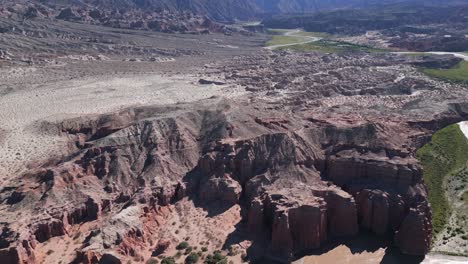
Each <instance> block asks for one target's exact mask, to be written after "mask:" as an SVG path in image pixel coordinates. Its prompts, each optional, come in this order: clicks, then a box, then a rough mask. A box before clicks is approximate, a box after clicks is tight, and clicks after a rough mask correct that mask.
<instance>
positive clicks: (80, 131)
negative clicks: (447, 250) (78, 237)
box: [0, 99, 431, 263]
mask: <svg viewBox="0 0 468 264" xmlns="http://www.w3.org/2000/svg"><path fill="white" fill-rule="evenodd" d="M213 101H215V99H213ZM215 106H216V107H207V106H206V105H200V106H197V107H199V108H195V109H194V108H192V107H193V105H191V106H190V107H187V109H184V107H185V106H184V105H183V104H181V105H178V107H177V108H176V109H172V108H171V109H166V110H165V111H167V112H165V111H162V110H161V108H157V107H155V108H138V109H133V110H132V111H123V112H121V113H119V116H120V117H111V116H107V117H99V118H96V117H93V118H90V119H87V120H85V121H84V122H83V123H80V122H77V120H69V121H67V122H64V123H63V124H61V125H59V126H58V129H57V131H61V132H62V133H66V134H67V135H68V136H69V137H70V138H71V139H73V140H75V143H77V144H76V152H75V153H74V154H73V155H71V156H70V157H68V159H65V160H63V161H60V162H58V163H52V164H51V165H46V166H43V168H39V169H36V170H33V171H32V172H31V173H28V174H27V175H24V177H23V178H22V179H23V181H22V182H21V183H17V184H18V186H21V187H14V188H11V189H8V190H5V191H3V192H1V195H2V196H1V198H2V200H3V201H5V202H7V201H15V202H14V203H13V202H11V203H10V205H9V206H11V207H12V208H13V209H12V210H16V209H14V208H16V207H23V208H24V207H25V206H26V207H28V208H30V210H31V211H34V210H35V209H34V208H36V207H38V208H44V204H45V205H46V206H47V207H50V208H48V210H47V211H46V212H38V215H37V217H36V216H35V217H32V216H31V219H27V220H25V219H22V221H25V222H26V223H30V225H28V226H27V227H23V228H24V229H22V230H23V231H22V232H21V233H19V235H20V236H21V237H24V238H25V239H23V240H15V239H16V237H17V235H16V234H13V233H11V232H9V231H8V230H9V229H8V228H11V227H13V222H10V223H9V224H7V227H8V228H7V229H5V230H4V231H3V232H2V236H1V237H2V240H0V242H1V243H0V245H1V249H0V252H1V253H0V254H2V256H4V257H5V259H10V260H11V261H12V262H11V263H20V261H19V260H18V259H27V260H26V261H25V262H26V263H35V262H34V251H35V250H34V248H35V246H34V245H35V244H36V243H43V242H45V241H48V240H50V238H52V237H56V236H73V235H74V232H76V228H77V227H78V226H86V227H88V228H90V229H89V230H88V233H87V235H86V238H85V239H83V242H82V244H81V246H80V247H79V249H78V250H77V252H78V253H77V255H76V259H75V260H76V262H78V263H97V262H99V261H101V260H102V259H103V258H106V259H107V258H112V259H113V257H115V258H117V259H118V261H123V260H126V259H127V258H134V259H141V258H143V256H142V255H141V254H140V252H144V251H146V252H147V251H148V250H150V251H152V252H153V253H154V254H161V253H162V252H164V251H166V250H167V249H168V247H170V243H169V244H168V243H166V242H165V241H168V240H166V239H165V238H163V237H158V232H159V231H158V230H160V229H162V228H164V227H167V225H168V224H167V223H166V220H167V219H169V216H170V215H171V213H172V212H171V210H172V209H170V208H173V207H171V205H172V204H177V203H178V201H180V200H181V199H184V198H188V199H192V200H194V201H196V203H194V204H195V205H196V206H201V207H203V208H205V209H207V210H208V211H209V212H210V213H214V212H212V211H210V209H211V207H210V206H215V207H216V208H218V207H220V208H225V207H223V206H218V205H219V204H221V205H226V206H227V207H228V208H234V210H233V211H235V209H236V208H238V207H240V208H242V209H244V212H245V215H244V214H242V217H244V221H239V222H238V223H239V225H244V222H245V227H246V230H248V234H243V233H242V232H243V231H239V232H240V233H242V234H241V235H245V236H246V237H248V238H249V239H250V238H252V237H255V239H262V243H261V244H264V245H266V246H265V249H264V252H265V256H266V257H273V258H274V259H276V260H282V261H285V262H286V261H291V260H293V259H294V258H295V256H297V255H299V254H301V253H304V252H307V251H309V250H313V249H317V248H319V247H321V246H322V245H324V243H326V242H327V241H329V240H330V239H333V240H335V239H336V240H339V239H341V238H343V237H351V236H355V235H358V234H359V230H360V228H363V229H367V230H369V231H371V232H373V233H375V234H376V235H385V236H387V235H393V236H394V238H395V245H397V246H398V247H399V248H400V249H401V251H402V252H404V253H407V254H415V255H422V254H425V253H426V252H427V251H428V249H429V245H430V239H431V221H430V219H431V211H430V207H429V205H428V203H427V199H426V196H427V194H426V191H425V188H424V185H423V183H422V177H421V168H420V167H419V166H418V164H417V161H416V160H415V159H414V157H413V156H412V154H411V152H410V151H408V149H407V148H406V147H402V146H403V145H405V146H408V145H409V144H408V142H409V140H408V138H406V137H403V136H400V137H395V136H394V135H395V133H393V129H394V127H393V126H391V125H388V124H382V123H379V122H378V121H373V122H375V123H370V121H368V120H365V121H359V122H356V123H353V122H348V120H346V122H343V121H342V120H331V119H329V120H328V121H323V120H320V117H317V116H314V118H311V117H310V116H309V115H305V116H304V117H301V118H296V117H289V118H288V117H285V116H283V115H281V114H277V115H274V116H273V115H272V116H269V117H265V116H264V115H262V114H261V113H260V112H258V111H257V110H256V109H254V108H248V107H246V108H245V109H236V110H235V111H234V110H226V109H230V107H232V106H231V105H229V104H226V103H224V102H219V101H216V105H215ZM213 109H215V110H213ZM217 109H224V110H223V111H219V110H217ZM161 112H163V113H169V114H167V115H166V114H164V115H161ZM275 113H277V112H275ZM230 114H233V115H235V118H233V117H232V116H229V118H228V115H230ZM48 125H50V124H48ZM398 126H399V129H402V130H404V129H408V131H410V132H411V129H414V128H412V127H411V126H410V125H409V124H403V125H402V124H398ZM408 135H411V133H409V132H408ZM405 136H406V135H405ZM11 197H21V199H13V198H11ZM68 197H73V203H69V202H67V201H68V200H67V199H68ZM10 198H11V199H10ZM213 202H216V203H217V204H214V203H213ZM233 206H234V207H233ZM235 206H238V207H235ZM84 223H86V224H84ZM94 224H95V225H94ZM96 226H98V227H99V228H95V227H96ZM412 227H416V228H412ZM239 230H243V229H239ZM27 234H30V235H29V236H27ZM155 238H157V239H158V240H159V242H156V241H158V240H154V239H155ZM255 239H253V241H255ZM18 241H22V242H18ZM80 243H81V242H80ZM106 254H107V255H106ZM110 255H112V257H111V256H110ZM104 256H108V257H104ZM116 261H117V260H116Z"/></svg>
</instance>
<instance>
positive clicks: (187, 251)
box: [184, 247, 192, 255]
mask: <svg viewBox="0 0 468 264" xmlns="http://www.w3.org/2000/svg"><path fill="white" fill-rule="evenodd" d="M191 252H192V247H188V248H186V249H185V253H184V255H188V254H190V253H191Z"/></svg>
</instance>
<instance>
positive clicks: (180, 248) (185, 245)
mask: <svg viewBox="0 0 468 264" xmlns="http://www.w3.org/2000/svg"><path fill="white" fill-rule="evenodd" d="M188 246H189V244H188V243H187V242H185V241H184V242H181V243H180V244H179V245H177V247H176V249H177V250H182V249H186V248H188Z"/></svg>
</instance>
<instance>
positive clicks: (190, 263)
mask: <svg viewBox="0 0 468 264" xmlns="http://www.w3.org/2000/svg"><path fill="white" fill-rule="evenodd" d="M199 258H200V257H199V256H198V255H197V254H196V253H194V252H192V253H190V255H188V256H187V257H186V258H185V264H195V263H197V262H198V259H199Z"/></svg>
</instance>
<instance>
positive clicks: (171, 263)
mask: <svg viewBox="0 0 468 264" xmlns="http://www.w3.org/2000/svg"><path fill="white" fill-rule="evenodd" d="M161 264H176V262H175V259H174V258H173V257H165V258H163V260H162V261H161Z"/></svg>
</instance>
